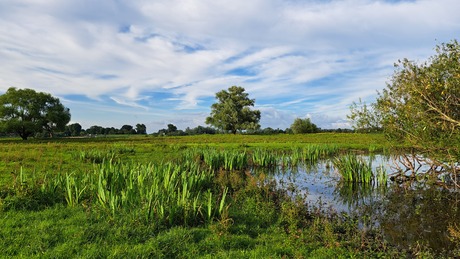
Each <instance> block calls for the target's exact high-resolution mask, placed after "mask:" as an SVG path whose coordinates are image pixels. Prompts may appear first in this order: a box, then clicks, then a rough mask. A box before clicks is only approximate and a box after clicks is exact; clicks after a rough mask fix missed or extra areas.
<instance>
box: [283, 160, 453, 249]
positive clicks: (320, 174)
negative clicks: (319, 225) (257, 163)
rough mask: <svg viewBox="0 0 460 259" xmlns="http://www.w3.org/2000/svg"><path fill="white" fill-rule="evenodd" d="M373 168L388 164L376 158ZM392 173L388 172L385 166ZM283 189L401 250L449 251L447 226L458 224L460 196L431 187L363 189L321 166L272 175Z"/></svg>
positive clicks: (327, 163)
mask: <svg viewBox="0 0 460 259" xmlns="http://www.w3.org/2000/svg"><path fill="white" fill-rule="evenodd" d="M375 159H376V161H377V162H374V163H373V165H374V169H375V168H376V167H378V166H381V165H382V164H385V162H387V163H386V164H387V165H388V164H390V162H389V161H388V159H387V158H384V157H379V156H377V157H375ZM386 170H387V171H388V172H390V170H391V169H390V167H389V166H386ZM274 178H275V180H276V182H277V183H278V185H279V187H281V188H284V189H286V190H287V191H288V192H289V193H290V194H291V195H293V196H294V195H302V196H305V197H306V201H307V202H308V203H309V204H310V205H311V206H312V207H313V206H314V207H316V208H318V207H321V208H323V209H328V210H329V209H333V210H334V211H336V212H347V213H350V214H356V215H357V216H358V217H359V218H361V219H362V220H361V225H362V226H363V227H367V228H370V227H376V226H379V227H380V228H381V229H382V231H383V232H384V235H385V236H386V238H387V240H388V241H389V242H390V243H392V244H394V245H398V246H401V247H406V248H407V247H410V246H412V247H414V246H417V245H423V246H428V247H430V248H431V249H433V250H434V251H438V252H441V251H443V250H446V251H447V250H449V249H451V248H452V246H453V245H454V244H452V242H450V241H449V232H448V227H449V226H453V225H455V224H457V225H458V224H459V220H460V193H459V192H458V191H449V190H446V189H442V188H438V187H433V186H432V187H429V185H422V186H417V185H413V184H412V185H405V184H406V183H404V184H402V185H399V184H396V183H389V184H388V185H385V184H380V185H360V184H347V183H344V182H341V181H340V176H339V175H338V174H337V173H336V172H335V170H334V169H333V168H331V167H330V163H329V162H321V163H318V164H317V165H316V166H309V167H308V168H302V167H299V168H296V170H284V171H283V170H279V171H277V172H274Z"/></svg>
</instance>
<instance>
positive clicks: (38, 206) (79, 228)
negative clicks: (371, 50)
mask: <svg viewBox="0 0 460 259" xmlns="http://www.w3.org/2000/svg"><path fill="white" fill-rule="evenodd" d="M389 149H390V146H389V144H388V143H387V142H386V141H385V140H384V137H383V136H382V135H379V134H332V133H324V134H323V133H321V134H307V135H273V136H251V135H201V136H187V137H151V136H143V137H139V136H132V137H128V138H126V137H123V138H116V137H98V138H87V139H80V138H78V139H50V140H31V141H27V142H23V141H21V140H15V139H1V140H0V157H1V160H0V184H1V186H2V188H1V191H0V209H1V210H0V211H1V212H0V225H1V226H2V227H1V228H0V255H1V256H2V257H27V258H29V257H53V258H68V257H90V258H94V257H95V258H98V257H103V258H105V257H111V258H118V257H120V258H131V257H154V258H157V257H158V258H278V257H279V258H331V257H338V258H350V257H352V258H363V257H366V258H374V257H388V258H393V257H407V256H415V257H417V256H419V257H420V256H421V257H423V256H426V257H429V256H431V254H430V252H429V251H428V250H426V249H423V247H416V248H407V249H401V248H396V247H393V246H391V245H389V244H388V243H387V242H386V241H385V240H384V239H383V237H382V235H381V233H380V232H379V231H378V230H372V231H365V230H362V229H360V228H359V227H358V223H357V222H358V219H357V218H355V217H353V216H351V215H344V214H335V213H331V212H328V211H327V210H326V209H325V208H321V207H319V208H315V209H312V208H309V207H307V206H306V204H305V203H304V202H303V200H302V199H301V197H297V198H294V199H293V198H292V197H290V196H288V195H287V194H286V191H285V190H282V189H278V188H277V187H276V185H275V184H274V182H273V181H272V180H270V176H269V174H268V173H251V172H250V171H249V170H248V169H247V168H248V165H251V164H254V165H258V166H260V167H269V166H273V165H272V164H273V163H274V162H273V161H274V160H273V155H276V156H282V155H283V154H290V156H289V163H294V162H293V157H298V159H299V160H301V161H302V162H307V160H312V159H319V158H321V157H324V156H331V155H333V154H335V153H337V152H346V151H349V150H362V151H369V150H372V151H375V152H384V151H388V150H389ZM242 154H244V155H242ZM286 161H287V160H286Z"/></svg>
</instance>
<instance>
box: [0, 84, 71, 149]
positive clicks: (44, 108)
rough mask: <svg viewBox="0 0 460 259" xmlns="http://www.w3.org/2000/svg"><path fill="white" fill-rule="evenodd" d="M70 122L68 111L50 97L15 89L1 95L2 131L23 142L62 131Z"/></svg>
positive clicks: (0, 127) (45, 94)
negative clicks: (38, 134) (42, 134)
mask: <svg viewBox="0 0 460 259" xmlns="http://www.w3.org/2000/svg"><path fill="white" fill-rule="evenodd" d="M69 121H70V111H69V109H68V108H66V107H64V106H63V105H62V104H61V102H60V101H59V99H58V98H56V97H53V96H51V95H50V94H47V93H42V92H36V91H34V90H32V89H16V88H14V87H12V88H9V89H8V90H7V91H6V93H5V94H3V95H0V130H1V131H4V132H6V133H16V134H18V135H19V136H20V137H21V138H22V139H24V140H26V139H27V138H28V137H30V136H32V135H34V134H35V133H39V132H43V131H45V132H47V133H49V134H50V135H52V134H53V132H54V131H56V130H62V131H63V130H64V129H65V126H66V124H67V123H68V122H69Z"/></svg>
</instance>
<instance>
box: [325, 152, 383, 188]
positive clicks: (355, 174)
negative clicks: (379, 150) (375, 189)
mask: <svg viewBox="0 0 460 259" xmlns="http://www.w3.org/2000/svg"><path fill="white" fill-rule="evenodd" d="M333 165H334V167H335V168H336V169H337V170H338V172H339V174H340V175H341V176H342V180H343V181H345V182H352V183H364V184H371V183H372V182H373V180H374V179H373V177H374V174H373V172H372V162H371V161H369V162H366V161H365V160H364V159H363V158H361V157H358V156H357V155H354V154H346V155H342V156H339V157H337V158H335V159H334V160H333Z"/></svg>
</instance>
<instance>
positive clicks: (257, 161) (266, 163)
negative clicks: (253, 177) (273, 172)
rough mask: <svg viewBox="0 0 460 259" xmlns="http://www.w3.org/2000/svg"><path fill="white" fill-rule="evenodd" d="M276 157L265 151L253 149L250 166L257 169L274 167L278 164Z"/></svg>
mask: <svg viewBox="0 0 460 259" xmlns="http://www.w3.org/2000/svg"><path fill="white" fill-rule="evenodd" d="M277 161H278V155H277V154H276V153H275V152H273V151H269V150H266V149H260V148H259V149H255V150H254V151H253V152H252V165H253V166H258V167H274V166H276V165H277V164H278V163H277Z"/></svg>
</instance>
